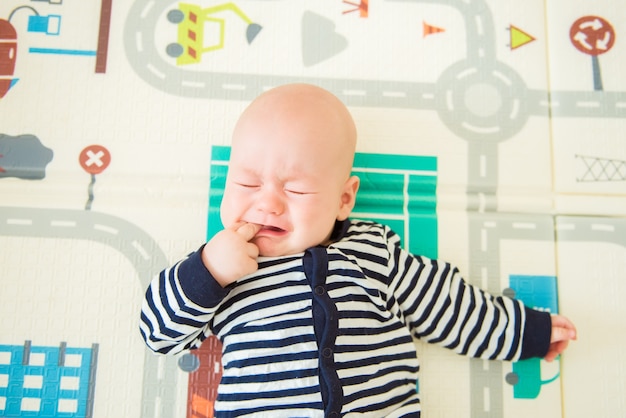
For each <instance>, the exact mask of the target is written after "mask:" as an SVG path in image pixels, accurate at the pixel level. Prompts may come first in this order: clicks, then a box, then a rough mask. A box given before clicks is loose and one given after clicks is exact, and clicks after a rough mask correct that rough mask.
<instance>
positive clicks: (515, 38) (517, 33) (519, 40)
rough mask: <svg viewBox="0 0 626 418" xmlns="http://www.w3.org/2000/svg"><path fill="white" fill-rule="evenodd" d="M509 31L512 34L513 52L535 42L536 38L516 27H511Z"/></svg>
mask: <svg viewBox="0 0 626 418" xmlns="http://www.w3.org/2000/svg"><path fill="white" fill-rule="evenodd" d="M509 31H510V32H511V50H513V49H515V48H519V47H520V46H523V45H526V44H527V43H530V42H532V41H534V40H535V37H534V36H532V35H529V34H528V33H526V32H524V31H523V30H521V29H520V28H518V27H516V26H513V25H511V26H510V27H509Z"/></svg>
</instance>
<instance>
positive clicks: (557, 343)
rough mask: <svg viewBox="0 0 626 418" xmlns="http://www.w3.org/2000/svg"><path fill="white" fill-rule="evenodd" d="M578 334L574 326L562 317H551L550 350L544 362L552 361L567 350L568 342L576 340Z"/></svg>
mask: <svg viewBox="0 0 626 418" xmlns="http://www.w3.org/2000/svg"><path fill="white" fill-rule="evenodd" d="M577 338H578V333H577V331H576V327H575V326H574V324H573V323H572V322H571V321H570V320H569V319H567V318H566V317H564V316H562V315H552V337H551V338H550V348H549V349H548V354H546V356H545V357H544V359H545V360H546V361H552V360H554V359H555V358H556V357H557V356H558V355H559V354H561V353H562V352H563V351H565V349H566V348H567V346H568V344H569V342H570V340H576V339H577Z"/></svg>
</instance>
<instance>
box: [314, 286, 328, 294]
mask: <svg viewBox="0 0 626 418" xmlns="http://www.w3.org/2000/svg"><path fill="white" fill-rule="evenodd" d="M324 293H326V289H324V286H316V287H315V294H316V295H317V296H322V295H323V294H324Z"/></svg>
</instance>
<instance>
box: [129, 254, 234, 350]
mask: <svg viewBox="0 0 626 418" xmlns="http://www.w3.org/2000/svg"><path fill="white" fill-rule="evenodd" d="M203 248H204V247H201V248H200V249H199V250H198V251H196V252H194V253H192V254H190V255H189V256H188V257H187V258H185V259H183V260H181V261H179V262H178V263H176V264H174V265H173V266H172V267H169V268H166V269H165V270H163V271H162V272H161V273H159V275H158V276H156V277H155V278H154V279H153V280H152V282H151V283H150V285H149V286H148V289H147V290H146V294H145V298H144V300H143V304H142V307H141V318H140V323H139V330H140V332H141V336H142V338H143V339H144V341H145V342H146V345H147V346H148V347H149V348H150V349H151V350H153V351H155V352H157V353H161V354H168V353H169V354H174V353H178V352H180V351H183V350H186V349H189V348H197V347H199V346H200V344H201V343H202V341H204V339H206V338H207V336H208V335H210V334H211V332H210V330H209V323H210V321H211V319H212V318H213V314H214V313H215V311H216V309H217V307H218V306H219V304H220V303H221V301H222V300H223V299H224V298H225V297H226V296H227V295H228V293H229V289H228V288H222V287H221V286H220V285H219V284H218V283H217V281H216V280H215V279H214V278H213V277H212V275H211V273H210V272H209V271H208V270H207V269H206V267H205V266H204V263H203V262H202V249H203Z"/></svg>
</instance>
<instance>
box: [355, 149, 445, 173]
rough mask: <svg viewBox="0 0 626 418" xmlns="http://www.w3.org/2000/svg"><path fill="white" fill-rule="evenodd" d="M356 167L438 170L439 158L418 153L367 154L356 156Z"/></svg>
mask: <svg viewBox="0 0 626 418" xmlns="http://www.w3.org/2000/svg"><path fill="white" fill-rule="evenodd" d="M354 167H355V168H357V167H358V168H372V169H376V168H378V169H387V170H399V171H400V170H403V171H437V158H435V157H429V156H416V155H397V154H369V153H368V154H365V153H359V152H357V153H356V155H355V156H354Z"/></svg>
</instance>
